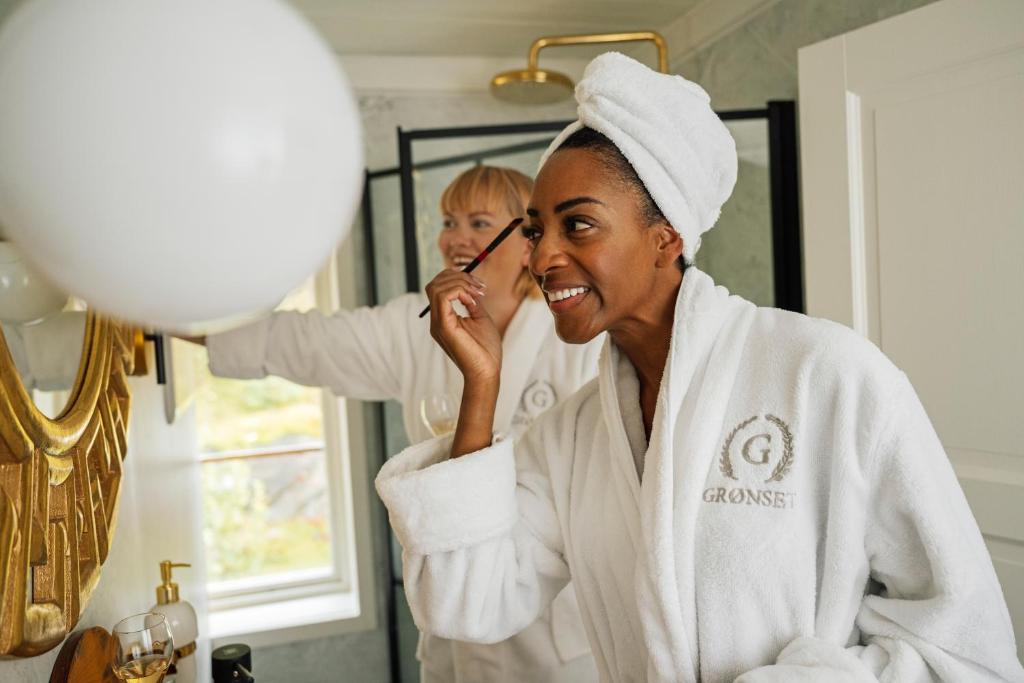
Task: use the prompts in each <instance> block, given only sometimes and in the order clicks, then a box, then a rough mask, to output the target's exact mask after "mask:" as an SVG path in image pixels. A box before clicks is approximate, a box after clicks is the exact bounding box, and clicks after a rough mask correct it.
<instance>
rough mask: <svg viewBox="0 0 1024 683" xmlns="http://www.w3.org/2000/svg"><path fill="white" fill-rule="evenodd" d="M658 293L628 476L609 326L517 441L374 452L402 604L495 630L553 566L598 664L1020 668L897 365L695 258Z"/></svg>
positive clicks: (693, 669) (508, 629)
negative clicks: (662, 295)
mask: <svg viewBox="0 0 1024 683" xmlns="http://www.w3.org/2000/svg"><path fill="white" fill-rule="evenodd" d="M675 315H676V320H675V327H674V332H673V336H672V339H671V348H670V352H669V357H668V361H667V365H666V368H665V374H664V377H663V380H662V385H661V391H660V394H659V397H658V401H657V408H656V412H655V416H654V425H653V431H652V434H651V439H650V445H649V447H648V448H647V450H646V454H645V456H644V457H643V458H640V460H641V461H642V470H643V472H642V478H641V476H639V475H638V469H639V468H638V466H637V464H636V461H635V460H634V457H633V454H632V450H633V449H632V448H631V446H630V440H631V439H630V438H629V437H628V436H627V433H628V431H632V432H633V433H634V435H635V434H636V430H637V423H638V422H639V420H640V417H639V396H638V394H637V387H638V385H637V383H636V381H635V373H633V375H632V378H633V382H632V383H630V382H623V381H622V378H623V377H629V372H623V365H622V363H623V362H625V363H626V364H627V365H628V361H624V359H623V358H622V356H621V354H620V353H619V351H618V350H617V349H616V348H615V346H614V344H612V343H611V342H610V340H609V341H608V342H606V347H605V349H604V352H603V354H602V359H601V369H600V374H599V379H598V380H597V381H595V382H593V383H591V384H589V385H588V386H587V387H585V388H584V389H582V390H581V391H580V392H579V393H577V394H576V395H575V396H573V397H571V398H569V399H568V400H567V401H565V402H564V403H562V404H561V405H560V406H559V407H558V408H556V409H555V410H553V411H551V412H549V413H547V414H546V415H545V416H544V417H543V418H541V419H540V420H538V421H537V422H536V423H535V424H534V425H533V426H532V427H531V429H530V430H529V432H528V433H527V434H526V435H525V436H524V437H523V438H522V439H521V440H520V441H519V442H518V443H516V444H515V447H513V444H512V443H509V442H508V441H504V442H499V443H495V444H494V445H492V446H490V447H488V448H486V449H483V450H482V451H479V452H476V453H471V454H468V455H466V456H463V457H461V458H457V459H454V460H450V459H448V458H447V454H448V452H449V448H450V440H449V439H436V440H432V441H429V442H426V443H423V444H420V445H417V446H413V447H411V448H409V449H408V450H407V451H405V452H403V453H402V454H401V455H400V456H398V457H395V458H392V459H391V460H390V461H389V462H388V463H387V465H386V466H385V467H384V468H383V469H382V470H381V472H380V474H379V476H378V478H377V488H378V491H379V492H380V494H381V496H382V498H383V499H384V501H385V503H386V505H387V507H388V509H389V512H390V515H391V521H392V524H393V526H394V528H395V530H396V533H397V534H398V537H399V540H400V541H401V542H402V545H403V547H404V549H405V553H404V563H405V586H406V591H407V594H408V596H409V599H410V603H411V605H412V610H413V615H414V617H415V619H416V622H417V624H418V625H419V626H420V628H422V629H427V630H430V631H433V632H435V633H438V634H441V635H443V636H446V637H450V638H460V639H467V640H469V639H473V640H479V641H481V642H489V641H494V640H500V639H502V638H505V637H507V636H508V635H509V634H512V633H515V632H516V631H517V630H519V629H520V628H522V627H523V626H525V625H526V624H529V623H530V622H531V621H532V620H533V619H534V618H535V617H536V615H537V614H538V613H539V612H540V611H541V610H542V609H543V608H544V605H545V604H547V602H548V601H550V600H551V599H552V597H553V596H554V595H555V594H556V593H557V592H558V591H559V590H560V589H561V587H562V586H563V585H564V583H565V581H567V580H568V579H569V578H570V576H571V578H572V581H573V585H574V586H575V590H576V593H577V596H578V598H579V603H580V606H581V608H582V612H583V619H584V624H585V626H586V629H587V634H588V636H589V638H590V643H591V647H592V649H593V651H594V654H595V657H596V659H597V662H598V667H599V669H600V670H601V672H602V680H604V681H622V682H627V681H652V682H654V681H657V682H664V683H668V682H669V681H672V682H679V681H686V682H691V683H696V682H697V681H703V683H719V682H731V681H735V682H736V683H783V682H785V683H799V682H803V681H807V682H810V681H815V682H844V681H848V682H851V683H852V682H854V681H856V682H858V683H859V682H865V683H866V682H868V681H876V680H881V681H893V682H899V683H916V682H918V681H933V680H941V681H951V682H956V683H966V682H970V681H1024V671H1022V669H1021V667H1020V664H1019V662H1018V661H1017V658H1016V651H1015V645H1014V638H1013V633H1012V628H1011V624H1010V619H1009V615H1008V613H1007V609H1006V606H1005V602H1004V599H1003V596H1002V593H1001V590H1000V587H999V584H998V581H997V579H996V576H995V573H994V571H993V569H992V565H991V562H990V560H989V557H988V555H987V552H986V549H985V546H984V544H983V542H982V539H981V536H980V534H979V532H978V528H977V526H976V524H975V521H974V519H973V517H972V515H971V512H970V510H969V509H968V506H967V502H966V500H965V498H964V495H963V493H962V491H961V489H960V487H959V485H958V483H957V481H956V478H955V476H954V474H953V472H952V468H951V467H950V464H949V462H948V460H947V458H946V456H945V454H944V452H943V449H942V445H941V444H940V443H939V440H938V438H937V437H936V434H935V432H934V430H933V429H932V426H931V424H930V422H929V420H928V418H927V416H926V415H925V413H924V410H923V409H922V407H921V404H920V402H919V400H918V399H917V397H916V395H915V394H914V391H913V389H912V387H911V386H910V384H909V382H908V381H907V379H906V377H905V376H904V375H903V374H902V373H901V372H900V371H899V370H897V369H896V368H895V367H894V366H893V365H892V364H891V363H890V362H889V361H888V360H887V359H886V358H885V357H884V356H883V355H882V354H881V353H880V352H879V351H878V350H877V349H876V348H875V347H874V346H872V345H871V344H870V343H868V342H867V341H865V340H863V339H862V338H860V337H859V336H857V335H855V334H854V333H853V332H851V331H849V330H848V329H846V328H844V327H842V326H840V325H836V324H834V323H830V322H825V321H820V320H814V319H810V318H807V317H804V316H801V315H797V314H793V313H788V312H784V311H780V310H774V309H763V308H756V307H755V306H753V305H752V304H750V303H749V302H747V301H744V300H742V299H740V298H738V297H734V296H729V295H728V292H727V291H725V290H724V289H723V288H721V287H716V286H715V285H714V283H713V282H712V281H711V279H710V278H709V277H708V276H707V275H705V274H703V273H701V272H700V271H698V270H697V269H695V268H690V269H689V270H687V272H686V275H685V277H684V281H683V284H682V286H681V288H680V293H679V297H678V300H677V305H676V313H675ZM629 367H630V369H631V366H629ZM640 429H641V431H640V437H639V441H640V442H641V443H640V450H641V451H642V450H643V440H644V439H643V432H642V427H640ZM636 440H637V439H636V437H635V436H634V438H633V441H636Z"/></svg>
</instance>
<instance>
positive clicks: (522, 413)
mask: <svg viewBox="0 0 1024 683" xmlns="http://www.w3.org/2000/svg"><path fill="white" fill-rule="evenodd" d="M556 403H558V392H556V391H555V388H554V387H553V386H551V382H548V381H546V380H543V379H538V380H534V381H533V382H531V383H530V384H529V385H527V387H526V388H525V389H523V395H522V396H521V397H520V398H519V405H517V406H516V412H515V414H514V415H513V416H512V424H513V425H516V426H526V425H528V424H530V423H531V422H533V421H534V420H535V419H536V418H537V416H539V415H540V414H541V413H543V412H544V411H545V410H547V409H549V408H551V407H552V406H554V405H555V404H556Z"/></svg>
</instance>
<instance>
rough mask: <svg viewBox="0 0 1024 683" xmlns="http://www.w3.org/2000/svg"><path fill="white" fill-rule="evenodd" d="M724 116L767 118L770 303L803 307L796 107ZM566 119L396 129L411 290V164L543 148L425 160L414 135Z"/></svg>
mask: <svg viewBox="0 0 1024 683" xmlns="http://www.w3.org/2000/svg"><path fill="white" fill-rule="evenodd" d="M718 116H719V118H721V119H722V120H723V121H748V120H756V119H766V120H767V122H768V155H769V164H768V166H769V169H770V190H771V215H772V260H773V266H774V268H773V271H774V276H775V282H774V284H775V306H776V307H778V308H784V309H786V310H790V311H798V312H801V313H802V312H803V310H804V297H803V268H802V261H801V250H800V184H799V170H798V166H799V157H798V152H797V133H796V106H795V104H794V103H793V102H792V101H791V100H785V101H771V102H768V104H767V105H766V106H765V108H763V109H742V110H733V111H723V112H719V113H718ZM569 123H570V122H569V121H551V122H541V123H521V124H505V125H495V126H468V127H462V128H429V129H423V130H402V129H401V128H399V129H398V167H397V169H389V170H397V172H398V174H399V180H400V183H401V194H402V239H403V243H404V249H405V282H406V289H407V290H408V291H410V292H415V291H419V289H420V272H419V262H418V258H417V257H418V254H419V251H418V249H417V244H416V207H415V197H414V187H413V178H412V174H413V171H414V170H415V169H423V168H431V167H437V166H446V165H450V164H453V163H459V162H465V161H478V162H482V161H483V159H485V158H487V157H493V156H500V155H503V154H509V153H513V152H517V151H526V150H529V149H534V148H543V147H545V146H546V144H543V143H540V142H527V143H523V144H521V145H512V146H508V147H501V148H496V149H491V150H481V151H480V152H477V153H473V154H463V155H457V156H452V157H446V158H444V159H434V160H431V161H428V162H416V163H414V162H413V157H412V146H413V143H414V142H416V141H417V140H437V139H442V138H460V137H477V136H490V135H517V134H526V133H553V134H557V133H558V132H559V131H561V130H562V129H563V128H565V127H566V126H567V125H568V124H569Z"/></svg>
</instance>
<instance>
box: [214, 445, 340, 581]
mask: <svg viewBox="0 0 1024 683" xmlns="http://www.w3.org/2000/svg"><path fill="white" fill-rule="evenodd" d="M326 482H327V473H326V468H325V466H324V453H323V451H312V452H308V453H303V454H301V455H279V456H265V457H255V458H240V459H232V460H221V461H212V462H206V463H204V464H203V510H204V529H203V538H204V541H205V542H206V562H207V572H208V579H209V581H210V582H211V583H213V582H221V581H231V580H235V579H244V578H255V577H268V576H270V575H274V574H285V573H291V572H301V571H303V570H311V569H319V568H322V569H323V570H324V571H325V572H327V571H330V568H331V531H330V503H329V499H328V492H327V487H326ZM280 578H281V579H282V580H284V579H286V578H298V577H280Z"/></svg>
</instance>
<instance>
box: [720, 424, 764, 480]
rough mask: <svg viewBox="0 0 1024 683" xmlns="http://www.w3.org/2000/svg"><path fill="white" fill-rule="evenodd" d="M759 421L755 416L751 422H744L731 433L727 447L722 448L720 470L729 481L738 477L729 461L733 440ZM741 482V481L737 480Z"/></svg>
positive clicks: (727, 439)
mask: <svg viewBox="0 0 1024 683" xmlns="http://www.w3.org/2000/svg"><path fill="white" fill-rule="evenodd" d="M756 419H757V415H754V416H753V417H752V418H750V419H749V420H744V421H743V422H740V423H739V424H738V425H736V428H735V429H733V430H732V431H731V432H729V436H728V438H726V440H725V445H724V446H722V455H721V457H720V458H719V459H718V469H720V470H721V471H722V474H723V475H724V476H726V477H728V478H729V479H736V475H735V474H734V473H733V471H732V461H731V460H729V450H730V449H731V448H732V440H733V439H734V438H735V437H736V435H737V434H738V433H739V431H740V430H741V429H743V428H744V427H746V426H747V425H748V424H750V423H751V422H753V421H754V420H756ZM736 481H739V479H736Z"/></svg>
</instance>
